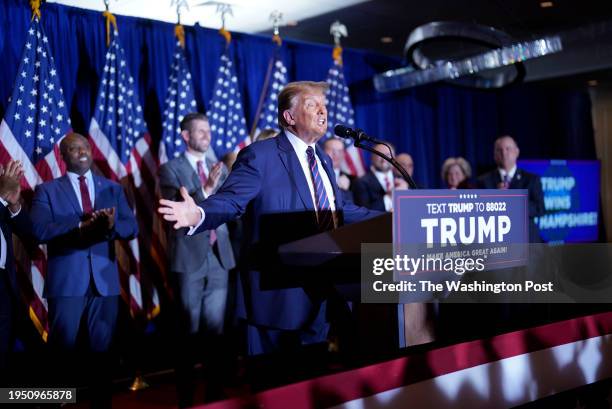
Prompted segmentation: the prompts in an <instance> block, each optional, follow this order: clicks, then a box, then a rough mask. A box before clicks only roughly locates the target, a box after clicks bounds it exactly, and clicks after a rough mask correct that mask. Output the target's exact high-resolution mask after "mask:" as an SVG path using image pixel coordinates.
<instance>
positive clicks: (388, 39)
mask: <svg viewBox="0 0 612 409" xmlns="http://www.w3.org/2000/svg"><path fill="white" fill-rule="evenodd" d="M380 42H381V43H383V44H390V43H392V42H393V37H388V36H387V37H381V38H380Z"/></svg>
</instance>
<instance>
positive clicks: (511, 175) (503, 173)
mask: <svg viewBox="0 0 612 409" xmlns="http://www.w3.org/2000/svg"><path fill="white" fill-rule="evenodd" d="M497 170H498V171H499V176H500V178H501V180H502V182H503V181H504V176H506V175H508V183H510V182H511V181H512V179H513V178H514V175H515V174H516V165H514V166H513V167H512V169H510V171H509V172H506V170H505V169H502V168H498V169H497Z"/></svg>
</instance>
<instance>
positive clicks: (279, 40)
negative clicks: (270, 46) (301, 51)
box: [272, 34, 283, 47]
mask: <svg viewBox="0 0 612 409" xmlns="http://www.w3.org/2000/svg"><path fill="white" fill-rule="evenodd" d="M272 42H273V43H276V44H277V45H278V46H279V47H280V46H281V45H283V39H282V38H281V37H280V36H279V35H278V34H274V35H273V36H272Z"/></svg>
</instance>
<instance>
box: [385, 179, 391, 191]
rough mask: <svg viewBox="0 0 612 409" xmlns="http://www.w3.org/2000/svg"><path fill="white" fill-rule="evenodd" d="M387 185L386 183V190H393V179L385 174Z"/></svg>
mask: <svg viewBox="0 0 612 409" xmlns="http://www.w3.org/2000/svg"><path fill="white" fill-rule="evenodd" d="M385 185H386V188H387V190H386V192H387V193H391V191H392V190H393V186H391V181H390V180H389V176H385Z"/></svg>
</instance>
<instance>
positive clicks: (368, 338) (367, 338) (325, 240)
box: [279, 213, 433, 355]
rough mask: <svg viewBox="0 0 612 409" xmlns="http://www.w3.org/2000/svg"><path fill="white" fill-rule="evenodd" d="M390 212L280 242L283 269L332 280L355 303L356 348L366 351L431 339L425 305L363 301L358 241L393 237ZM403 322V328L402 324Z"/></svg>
mask: <svg viewBox="0 0 612 409" xmlns="http://www.w3.org/2000/svg"><path fill="white" fill-rule="evenodd" d="M392 217H393V215H392V214H391V213H386V214H383V215H381V216H378V217H375V218H372V219H369V220H366V221H363V222H360V223H354V224H349V225H345V226H342V227H340V228H338V229H335V230H330V231H327V232H324V233H320V234H316V235H314V236H310V237H306V238H304V239H301V240H297V241H294V242H291V243H287V244H284V245H282V246H280V247H279V257H280V260H281V262H282V263H283V265H284V266H285V267H289V268H288V269H287V271H291V267H294V268H295V271H299V272H300V273H299V274H300V280H302V281H303V280H306V281H308V282H310V283H321V285H325V286H329V285H332V286H333V287H334V288H335V290H336V291H337V292H338V293H339V294H341V295H342V297H343V298H344V299H345V300H347V301H350V302H352V303H353V317H354V319H355V320H356V321H357V327H358V328H357V334H358V337H359V342H358V343H359V345H360V349H361V351H362V352H363V353H365V354H366V355H370V354H371V353H373V352H374V351H376V352H377V353H383V354H392V353H394V352H397V351H398V349H399V348H400V347H403V346H411V345H418V344H423V343H427V342H431V341H433V329H432V328H433V324H432V319H431V313H430V308H429V307H428V305H427V304H420V303H414V304H404V305H400V306H399V307H398V305H397V304H365V303H361V302H360V300H361V244H362V243H391V242H392ZM400 326H401V328H400Z"/></svg>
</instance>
